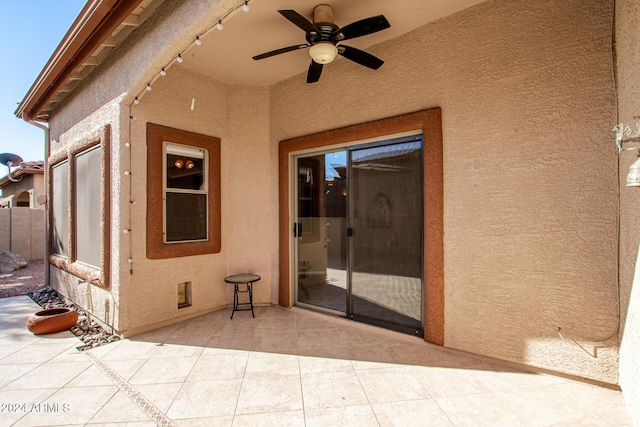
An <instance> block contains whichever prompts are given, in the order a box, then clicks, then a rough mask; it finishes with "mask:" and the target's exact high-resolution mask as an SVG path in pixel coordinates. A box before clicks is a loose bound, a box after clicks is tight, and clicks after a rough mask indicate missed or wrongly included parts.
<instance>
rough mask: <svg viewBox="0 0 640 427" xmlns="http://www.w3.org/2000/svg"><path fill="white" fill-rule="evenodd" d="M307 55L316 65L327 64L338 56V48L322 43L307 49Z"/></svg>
mask: <svg viewBox="0 0 640 427" xmlns="http://www.w3.org/2000/svg"><path fill="white" fill-rule="evenodd" d="M309 55H311V59H313V60H314V61H315V62H317V63H318V64H329V63H330V62H333V60H334V59H336V56H337V55H338V48H337V47H335V46H334V45H333V44H332V43H328V42H322V43H318V44H315V45H313V46H311V49H309Z"/></svg>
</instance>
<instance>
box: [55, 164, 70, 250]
mask: <svg viewBox="0 0 640 427" xmlns="http://www.w3.org/2000/svg"><path fill="white" fill-rule="evenodd" d="M51 181H52V184H51V185H52V186H53V191H52V192H51V193H52V200H51V206H52V209H51V213H52V215H51V216H52V217H51V232H52V239H51V250H52V252H53V253H54V254H56V255H60V256H64V257H68V256H69V249H68V248H67V244H68V242H69V206H68V201H69V187H68V186H69V162H68V161H64V162H62V163H58V164H57V165H55V166H53V167H52V168H51Z"/></svg>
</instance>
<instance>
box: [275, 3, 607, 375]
mask: <svg viewBox="0 0 640 427" xmlns="http://www.w3.org/2000/svg"><path fill="white" fill-rule="evenodd" d="M612 13H613V8H612V2H610V1H605V2H603V1H596V0H591V1H577V0H574V1H562V2H559V1H536V2H526V1H515V0H514V1H490V2H487V3H484V4H481V5H479V6H476V7H473V8H471V9H468V10H466V11H463V12H460V13H458V14H455V15H453V16H450V17H448V18H445V19H443V20H440V21H438V22H435V23H433V24H429V25H426V26H423V27H421V28H419V29H417V30H416V31H414V32H412V33H409V34H407V35H405V36H402V37H399V38H397V39H394V40H392V41H389V42H386V43H382V44H380V45H377V46H375V47H374V48H372V49H371V52H372V53H373V54H375V55H376V56H379V57H380V58H383V59H385V61H386V63H385V65H384V66H383V67H382V68H380V69H379V70H378V71H375V72H373V71H371V70H368V69H366V68H363V67H358V66H357V65H354V64H353V63H350V62H348V61H343V60H337V61H336V62H335V63H333V64H331V66H328V67H325V72H324V73H323V76H322V78H321V80H320V82H319V83H317V84H315V85H307V84H305V82H304V78H302V77H301V76H297V77H295V78H292V79H290V80H288V81H286V82H283V83H281V84H278V85H275V86H274V88H273V91H272V99H271V106H272V114H271V132H272V139H273V140H275V141H277V140H282V139H287V138H291V137H295V136H299V135H304V134H309V133H313V132H318V131H322V130H326V129H328V128H338V127H341V126H345V125H349V124H353V123H358V122H364V121H369V120H373V119H377V118H380V117H388V116H394V115H397V114H401V113H405V112H409V111H415V110H419V109H423V108H428V107H431V106H440V107H441V108H442V114H443V135H444V174H445V185H444V191H445V195H444V199H445V229H444V235H445V345H446V346H448V347H454V348H457V349H461V350H466V351H470V352H473V353H479V354H483V355H488V356H492V357H496V358H500V359H507V360H511V361H515V362H521V363H526V364H529V365H533V366H538V367H543V368H548V369H553V370H557V371H561V372H565V373H569V374H576V375H580V376H585V377H589V378H593V379H598V380H602V381H606V382H611V383H615V382H616V381H617V342H616V340H615V337H614V339H613V340H609V341H607V338H609V337H610V336H611V335H612V334H613V333H614V332H615V331H616V327H617V318H616V316H617V302H616V236H615V234H616V183H615V172H614V171H615V162H616V159H615V152H612V150H611V139H610V132H609V130H610V128H611V124H612V123H613V122H614V121H615V115H614V114H615V104H614V102H615V100H614V92H613V87H614V86H613V80H612V56H611V32H612V27H611V24H612ZM318 106H320V108H319V107H318ZM558 327H561V328H562V332H563V334H564V335H565V336H566V337H567V338H568V339H569V338H570V339H574V340H576V341H578V342H580V343H581V344H582V345H583V346H584V347H585V348H586V349H587V350H588V351H589V352H591V353H593V352H595V351H597V357H591V356H589V355H588V354H586V353H585V351H583V350H582V349H581V348H579V347H578V346H577V345H574V344H573V343H568V342H565V341H563V340H562V338H561V337H560V336H559V335H558V329H557V328H558ZM594 341H595V342H599V341H606V342H605V343H597V344H596V343H593V342H594ZM596 345H598V346H601V348H598V349H597V350H596V349H595V348H594V347H595V346H596Z"/></svg>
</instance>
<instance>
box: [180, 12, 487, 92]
mask: <svg viewBox="0 0 640 427" xmlns="http://www.w3.org/2000/svg"><path fill="white" fill-rule="evenodd" d="M482 1H484V0H429V1H424V0H401V1H389V0H359V1H354V0H324V1H323V0H254V1H252V2H250V11H249V13H242V12H238V13H237V14H235V15H234V16H233V17H232V19H229V21H228V23H225V25H224V29H223V31H217V30H215V29H214V30H213V31H212V32H211V33H210V34H208V35H206V36H204V37H203V38H202V45H201V46H199V47H198V48H197V49H191V50H190V51H189V52H188V57H189V60H188V61H186V60H185V63H184V65H186V66H188V67H191V68H192V69H194V70H196V71H199V72H201V73H204V74H207V75H211V76H213V77H215V78H217V79H219V80H221V81H224V82H227V83H237V84H255V85H270V84H273V83H276V82H279V81H281V80H285V79H287V78H289V77H292V76H295V75H297V74H300V73H306V72H307V68H308V67H309V62H310V57H309V53H308V49H301V50H298V51H293V52H288V53H285V54H281V55H277V56H274V57H271V58H267V59H262V60H260V61H254V60H253V59H252V57H253V56H255V55H258V54H261V53H264V52H268V51H271V50H275V49H279V48H281V47H285V46H292V45H296V44H298V43H300V44H303V43H306V40H305V33H304V31H303V30H301V29H300V28H298V27H297V26H295V25H294V24H292V23H291V22H289V21H288V20H287V19H285V18H284V17H283V16H282V15H280V14H279V13H278V12H277V11H278V10H280V9H293V10H295V11H296V12H298V13H300V14H301V15H303V16H304V17H305V18H307V19H309V20H310V21H311V20H312V16H313V9H314V7H315V6H317V5H318V4H329V5H331V7H332V8H333V12H334V17H335V21H336V22H335V23H336V24H337V25H338V26H340V27H344V26H345V25H347V24H350V23H352V22H355V21H358V20H360V19H364V18H368V17H371V16H375V15H384V16H385V17H386V18H387V20H388V21H389V23H390V24H391V28H389V29H386V30H384V31H380V32H378V33H375V34H370V35H367V36H364V37H360V38H357V39H352V40H349V41H348V42H347V43H346V44H348V45H349V46H353V47H356V48H358V49H363V50H366V49H367V48H368V47H370V46H373V45H375V44H377V43H380V42H383V41H385V40H389V39H392V38H394V37H397V36H399V35H401V34H404V33H407V32H409V31H411V30H413V29H415V28H417V27H419V26H421V25H424V24H425V23H428V22H431V21H434V20H437V19H439V18H442V17H444V16H447V15H450V14H452V13H455V12H458V11H460V10H463V9H466V8H468V7H470V6H473V5H475V4H477V3H481V2H482ZM185 59H186V58H185ZM381 59H383V60H384V58H381ZM337 60H338V61H344V60H346V59H344V58H338V59H337Z"/></svg>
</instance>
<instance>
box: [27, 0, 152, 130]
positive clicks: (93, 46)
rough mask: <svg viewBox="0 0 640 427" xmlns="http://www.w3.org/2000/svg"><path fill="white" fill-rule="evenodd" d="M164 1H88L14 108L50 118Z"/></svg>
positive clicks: (40, 118)
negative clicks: (55, 108) (71, 92)
mask: <svg viewBox="0 0 640 427" xmlns="http://www.w3.org/2000/svg"><path fill="white" fill-rule="evenodd" d="M163 2H164V0H88V1H87V3H86V4H85V6H84V8H83V9H82V10H81V11H80V13H79V14H78V17H77V18H76V19H75V21H74V22H73V24H71V27H70V28H69V30H68V31H67V33H66V34H65V36H64V38H63V39H62V41H61V42H60V44H59V45H58V47H57V48H56V50H55V51H54V52H53V54H52V55H51V58H50V59H49V61H48V62H47V64H46V65H45V66H44V68H43V69H42V71H41V72H40V75H39V76H38V78H37V79H36V81H35V82H34V83H33V85H32V86H31V88H30V89H29V91H28V92H27V94H26V95H25V97H24V99H23V100H22V102H21V103H20V105H19V106H18V109H17V110H16V111H15V114H16V116H18V117H20V118H23V119H25V120H38V121H44V122H47V121H49V115H50V113H51V111H52V109H53V108H54V107H55V105H56V104H57V103H59V102H60V101H62V99H63V98H64V97H65V96H66V94H67V93H69V92H70V91H71V90H72V89H73V88H74V87H75V86H76V85H77V84H78V82H79V81H80V80H82V79H83V78H85V77H86V76H87V75H88V74H89V73H90V72H91V71H92V70H93V69H94V68H95V66H97V65H98V64H100V62H102V61H103V60H104V58H105V57H106V56H108V54H109V52H110V51H111V50H113V48H115V47H116V46H117V45H119V44H120V43H122V41H123V40H124V39H125V38H126V37H127V36H128V35H129V33H130V32H131V31H132V30H133V29H135V28H136V27H137V26H138V25H140V23H141V22H142V21H144V20H145V19H146V18H148V17H149V15H151V13H153V11H154V10H155V9H156V8H157V7H158V5H160V4H162V3H163Z"/></svg>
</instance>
